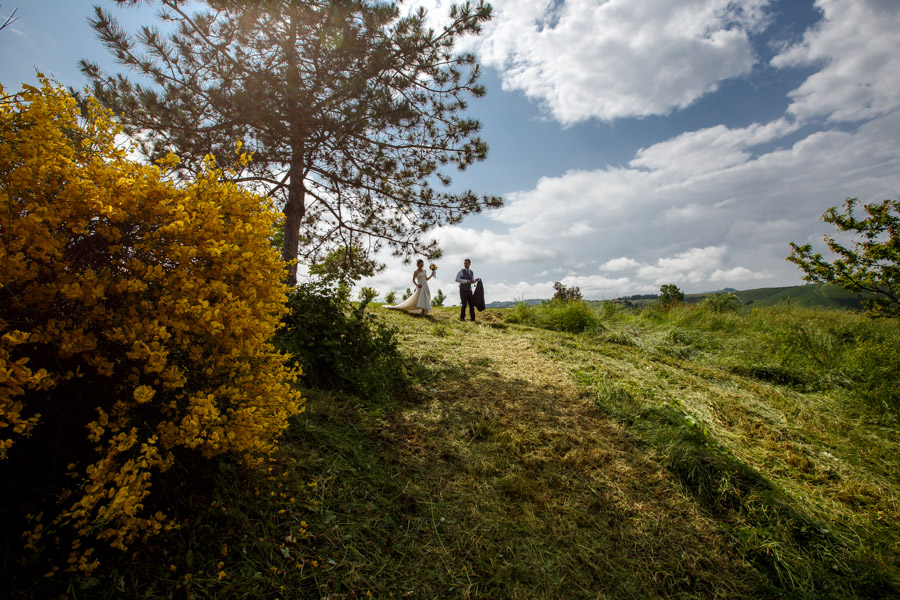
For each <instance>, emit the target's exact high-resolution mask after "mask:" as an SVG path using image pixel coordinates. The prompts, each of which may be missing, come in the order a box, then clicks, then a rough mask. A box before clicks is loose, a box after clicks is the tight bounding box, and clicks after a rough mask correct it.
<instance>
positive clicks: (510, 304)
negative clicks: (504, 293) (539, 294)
mask: <svg viewBox="0 0 900 600" xmlns="http://www.w3.org/2000/svg"><path fill="white" fill-rule="evenodd" d="M543 301H544V300H542V299H541V298H529V299H528V300H507V301H505V302H491V303H490V304H485V305H484V307H485V308H511V307H513V306H515V305H516V304H518V303H520V302H524V303H525V304H540V303H541V302H543Z"/></svg>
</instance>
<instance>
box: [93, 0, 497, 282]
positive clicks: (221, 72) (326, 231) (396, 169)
mask: <svg viewBox="0 0 900 600" xmlns="http://www.w3.org/2000/svg"><path fill="white" fill-rule="evenodd" d="M116 3H117V4H118V5H119V6H120V7H127V6H133V5H136V4H140V3H141V2H140V1H139V0H116ZM155 3H156V4H159V6H160V7H161V10H160V13H159V15H160V19H161V21H162V22H163V23H164V24H165V25H166V26H167V32H166V33H164V32H163V31H161V30H160V29H158V28H155V27H143V28H142V29H141V30H140V31H139V32H137V33H136V34H134V35H131V34H129V33H128V32H126V31H125V30H124V29H123V28H122V27H121V26H120V25H119V24H118V22H117V21H116V20H115V18H114V17H113V15H112V14H110V13H109V12H107V11H104V10H102V9H101V8H99V7H97V8H96V12H95V16H94V18H93V19H92V20H91V24H92V26H93V28H94V29H95V30H96V32H97V35H98V37H99V38H100V39H101V40H102V41H103V43H104V44H105V45H106V46H107V48H108V49H109V50H110V52H111V53H112V54H113V55H114V56H115V58H116V60H117V61H118V62H119V63H121V64H122V65H123V66H125V67H126V68H128V69H129V70H131V71H132V73H133V74H134V75H135V76H136V77H137V79H132V78H129V77H128V76H126V75H122V74H119V75H110V74H107V73H104V72H103V71H102V70H101V69H100V67H99V66H98V65H96V64H93V63H89V62H86V61H82V63H81V67H82V71H83V72H84V73H85V74H86V75H87V76H88V77H89V78H90V79H91V80H92V81H93V93H94V95H95V96H96V97H97V98H98V99H99V100H100V101H101V102H102V103H103V104H104V105H105V106H107V107H109V108H111V109H113V110H114V111H115V112H116V113H117V114H119V115H121V119H122V121H123V123H124V124H125V131H126V133H128V134H131V135H133V136H136V137H138V138H140V139H142V140H143V142H144V143H143V151H144V153H145V154H146V155H147V156H148V157H149V158H150V159H157V158H159V157H161V156H165V155H166V154H167V153H168V152H170V151H174V152H175V153H176V154H178V156H180V157H181V158H182V163H181V164H180V168H181V169H182V170H183V171H184V172H186V173H195V172H197V171H198V170H199V169H200V167H201V165H202V159H203V157H204V156H206V155H207V154H212V155H213V156H215V158H216V160H217V161H218V163H219V164H220V165H221V166H222V167H225V168H234V169H235V170H236V175H235V177H234V178H233V179H234V181H236V182H240V183H243V184H245V185H250V186H255V187H256V189H257V190H258V191H262V192H265V193H266V194H268V195H269V196H272V197H274V198H276V199H277V200H278V202H279V205H280V206H281V207H282V208H283V211H284V215H285V223H284V243H283V249H282V255H283V258H284V259H285V260H287V261H290V260H293V259H296V258H298V256H300V257H301V258H302V259H303V260H304V261H306V262H309V263H316V262H319V261H320V260H321V259H322V258H323V257H325V256H327V255H328V253H329V252H332V251H333V250H335V249H336V248H341V247H363V248H365V249H366V251H367V252H369V253H371V254H374V253H375V252H377V251H378V250H379V249H381V248H382V247H385V246H387V247H389V248H391V249H392V250H393V252H394V253H395V254H396V255H398V256H399V255H404V256H410V255H412V254H413V253H418V254H421V255H425V256H429V257H437V256H439V255H440V249H439V248H438V246H437V242H436V241H435V240H433V239H431V240H429V239H427V232H428V231H429V230H430V229H431V228H433V227H435V226H438V225H444V224H449V223H457V222H459V221H460V220H461V219H462V218H463V217H464V216H466V215H467V214H470V213H473V212H479V211H481V210H482V209H484V208H494V207H498V206H500V204H501V202H502V200H501V198H499V197H494V196H481V197H479V196H478V195H476V194H475V193H473V192H472V191H464V192H462V193H450V192H447V191H439V190H436V189H435V188H434V187H433V186H434V184H435V183H436V182H440V184H441V185H449V184H450V182H451V177H450V174H449V171H448V170H447V169H448V168H449V167H454V168H456V169H459V170H462V169H465V168H466V167H468V166H469V165H471V164H473V163H474V162H476V161H480V160H483V159H484V158H485V157H486V155H487V144H486V143H485V142H484V140H482V139H481V138H480V137H479V136H478V132H479V130H480V127H481V126H480V123H479V122H478V121H477V120H474V119H471V118H467V117H465V116H464V115H463V114H462V113H463V112H464V111H465V109H466V108H467V103H468V99H469V98H470V97H476V98H477V97H481V96H482V95H483V94H484V91H485V90H484V87H483V86H481V85H480V84H478V78H479V75H480V69H479V65H478V63H477V61H476V59H475V57H474V55H472V54H466V53H462V54H461V53H458V52H457V51H456V49H455V47H456V43H457V40H458V39H459V38H460V37H462V36H465V35H471V34H478V33H479V32H480V30H481V27H482V25H483V24H484V23H485V22H487V21H488V20H489V19H490V18H491V7H490V5H488V4H485V3H484V2H483V1H479V2H477V3H473V4H470V3H466V4H464V5H460V6H453V7H452V8H451V9H450V14H449V21H448V23H447V24H446V26H443V27H441V28H439V29H438V30H433V29H431V28H429V27H428V25H427V20H426V13H425V11H424V9H421V8H420V9H419V10H417V11H415V12H413V13H412V14H409V15H407V16H402V15H401V13H400V8H399V7H398V6H397V5H396V4H395V3H386V2H374V1H371V0H328V1H322V0H320V1H307V2H294V1H288V0H279V1H270V2H251V1H237V0H207V1H206V2H204V3H203V4H205V5H206V7H208V10H205V11H199V12H196V13H194V14H188V12H187V11H186V8H185V3H184V2H180V1H178V0H159V1H158V2H155ZM236 140H237V141H239V143H242V144H243V145H244V147H245V148H246V149H247V150H248V151H249V152H252V153H253V161H252V162H251V163H249V164H246V165H238V164H235V162H234V161H233V160H232V158H233V154H234V153H233V150H234V145H235V141H236ZM301 249H302V252H301ZM287 279H288V283H295V282H296V275H295V273H293V272H292V271H291V272H290V273H289V275H288V277H287Z"/></svg>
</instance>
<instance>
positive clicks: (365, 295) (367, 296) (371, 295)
mask: <svg viewBox="0 0 900 600" xmlns="http://www.w3.org/2000/svg"><path fill="white" fill-rule="evenodd" d="M377 297H378V292H377V291H375V288H370V287H364V288H363V289H361V290H359V303H360V305H361V306H365V305H367V304H368V303H369V302H371V301H372V300H374V299H375V298H377Z"/></svg>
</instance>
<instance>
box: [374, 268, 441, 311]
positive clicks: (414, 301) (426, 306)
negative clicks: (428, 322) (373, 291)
mask: <svg viewBox="0 0 900 600" xmlns="http://www.w3.org/2000/svg"><path fill="white" fill-rule="evenodd" d="M416 283H418V284H419V285H420V286H422V287H418V288H416V291H415V293H414V294H413V295H412V296H410V297H409V298H407V299H406V300H404V301H403V302H401V303H400V304H397V305H396V306H385V308H389V309H391V310H405V311H406V312H408V313H411V314H414V315H421V314H423V313H427V312H428V311H429V310H431V290H430V289H429V288H428V275H426V274H425V271H420V272H419V273H416Z"/></svg>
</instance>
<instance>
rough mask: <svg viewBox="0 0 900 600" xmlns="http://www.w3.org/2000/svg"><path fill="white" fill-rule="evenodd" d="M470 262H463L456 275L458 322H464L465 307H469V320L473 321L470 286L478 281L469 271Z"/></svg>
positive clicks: (472, 301) (473, 313)
mask: <svg viewBox="0 0 900 600" xmlns="http://www.w3.org/2000/svg"><path fill="white" fill-rule="evenodd" d="M471 264H472V261H471V260H469V259H468V258H467V259H466V260H464V261H463V268H462V269H460V270H459V273H457V274H456V283H458V284H459V301H460V308H459V320H460V321H465V320H466V306H468V307H469V318H470V319H472V320H473V321H474V320H475V302H474V298H472V284H473V283H475V282H476V281H481V280H480V279H475V275H474V273H472V270H471V269H469V266H471Z"/></svg>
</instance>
